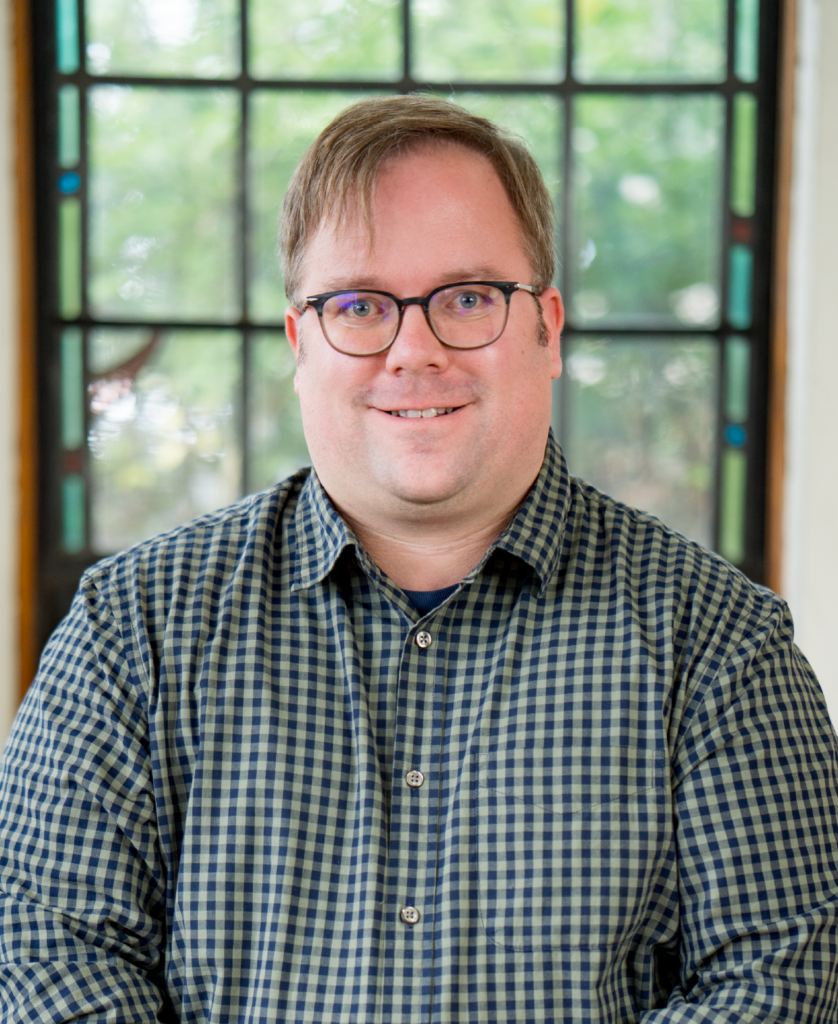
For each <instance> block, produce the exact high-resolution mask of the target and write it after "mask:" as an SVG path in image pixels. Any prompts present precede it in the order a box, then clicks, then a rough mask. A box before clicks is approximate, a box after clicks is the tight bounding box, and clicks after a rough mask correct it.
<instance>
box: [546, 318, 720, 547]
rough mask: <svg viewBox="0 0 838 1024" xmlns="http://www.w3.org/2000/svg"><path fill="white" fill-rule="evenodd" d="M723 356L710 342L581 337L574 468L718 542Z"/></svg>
mask: <svg viewBox="0 0 838 1024" xmlns="http://www.w3.org/2000/svg"><path fill="white" fill-rule="evenodd" d="M717 376H718V368H717V354H716V344H715V342H714V341H712V340H711V339H699V340H689V341H685V340H681V339H678V338H661V339H654V340H651V339H642V340H640V339H638V340H634V339H631V340H630V339H627V338H625V337H623V338H619V339H612V340H605V339H574V340H572V341H570V342H569V344H568V345H567V356H566V358H565V380H564V387H563V390H562V399H561V400H562V403H564V405H565V408H563V409H562V413H563V424H564V431H563V434H562V445H563V448H564V450H565V452H566V454H567V459H568V464H569V466H570V471H571V473H573V474H574V475H576V476H580V477H582V478H583V479H585V480H588V481H589V482H590V483H592V484H594V486H596V487H599V488H600V489H601V490H603V491H605V492H606V493H608V494H611V495H613V497H615V498H618V499H619V500H621V501H625V502H627V503H628V504H630V505H635V506H637V507H638V508H641V509H644V510H646V511H649V512H652V513H653V514H654V515H656V516H659V517H660V518H661V519H662V520H663V521H664V522H665V523H666V524H667V525H668V526H671V527H673V528H674V529H676V530H679V531H680V532H681V533H683V534H685V535H686V536H687V537H691V538H693V539H694V540H697V541H699V542H700V543H701V544H704V545H707V546H708V547H709V546H710V545H711V544H712V542H713V504H714V502H713V465H714V456H715V443H714V438H715V436H716V416H717V410H716V406H717Z"/></svg>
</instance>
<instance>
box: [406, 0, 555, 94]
mask: <svg viewBox="0 0 838 1024" xmlns="http://www.w3.org/2000/svg"><path fill="white" fill-rule="evenodd" d="M411 11H412V15H413V19H412V27H413V63H414V66H413V74H414V75H415V76H416V77H417V78H419V79H423V80H426V81H431V82H514V81H520V82H558V81H560V80H561V79H563V78H564V64H565V56H564V54H565V25H564V4H563V3H559V2H557V0H495V2H494V3H492V4H487V3H485V2H484V0H414V3H413V4H412V5H411Z"/></svg>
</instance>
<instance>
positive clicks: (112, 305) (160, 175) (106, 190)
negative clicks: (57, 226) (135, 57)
mask: <svg viewBox="0 0 838 1024" xmlns="http://www.w3.org/2000/svg"><path fill="white" fill-rule="evenodd" d="M89 96H90V100H89V103H90V110H89V115H88V124H89V132H90V138H89V150H88V151H89V163H90V180H89V192H88V195H89V216H90V240H89V247H88V252H89V267H90V277H89V282H88V289H89V292H88V294H89V297H90V305H91V309H92V312H93V314H94V316H99V317H103V318H113V319H121V318H126V319H127V318H145V317H148V318H150V319H166V318H171V319H174V320H187V319H196V320H212V319H219V320H233V319H236V318H237V317H238V316H239V315H240V309H241V303H240V299H239V261H238V257H237V238H236V235H237V230H236V228H237V214H236V191H237V189H236V174H235V168H236V141H237V131H238V123H239V112H238V94H237V93H236V92H235V91H233V90H232V89H225V90H222V89H217V90H216V89H163V88H159V89H158V88H148V87H142V88H134V87H128V86H115V85H100V86H95V87H94V88H92V89H91V90H90V92H89Z"/></svg>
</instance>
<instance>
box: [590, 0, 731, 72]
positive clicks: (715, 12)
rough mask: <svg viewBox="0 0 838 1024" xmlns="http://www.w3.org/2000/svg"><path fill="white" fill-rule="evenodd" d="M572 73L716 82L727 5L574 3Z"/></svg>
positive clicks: (701, 1) (655, 0) (694, 1)
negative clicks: (574, 41)
mask: <svg viewBox="0 0 838 1024" xmlns="http://www.w3.org/2000/svg"><path fill="white" fill-rule="evenodd" d="M575 30H576V31H575V35H576V46H575V48H574V74H575V75H576V77H577V78H579V79H581V80H582V81H587V82H590V81H599V82H634V81H638V80H643V81H655V82H719V81H721V80H722V79H723V78H724V77H725V67H726V64H727V39H726V36H727V31H726V30H727V2H726V0H677V2H676V3H673V2H672V0H576V23H575Z"/></svg>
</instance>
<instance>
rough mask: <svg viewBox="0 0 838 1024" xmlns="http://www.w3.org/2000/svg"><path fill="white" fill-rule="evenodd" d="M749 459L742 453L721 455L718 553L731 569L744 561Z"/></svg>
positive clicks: (727, 452)
mask: <svg viewBox="0 0 838 1024" xmlns="http://www.w3.org/2000/svg"><path fill="white" fill-rule="evenodd" d="M747 485H748V456H747V455H746V454H745V452H744V451H742V450H741V449H730V448H728V449H727V450H725V451H724V452H722V479H721V495H720V499H721V503H720V509H719V512H720V515H719V553H720V554H721V555H722V556H723V557H724V558H726V559H727V560H728V561H729V562H733V563H734V565H736V564H737V563H739V562H741V561H742V559H743V558H744V557H745V498H746V494H747Z"/></svg>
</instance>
